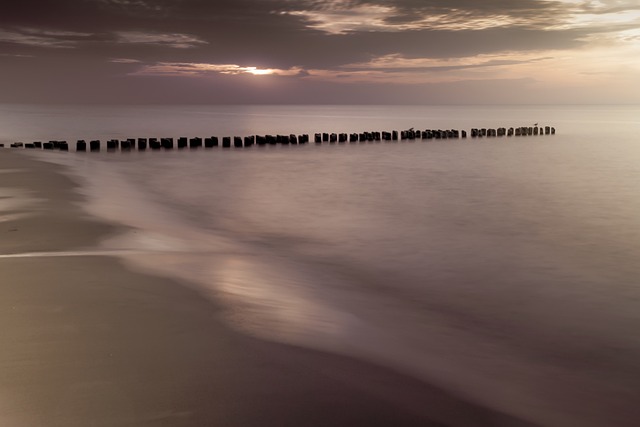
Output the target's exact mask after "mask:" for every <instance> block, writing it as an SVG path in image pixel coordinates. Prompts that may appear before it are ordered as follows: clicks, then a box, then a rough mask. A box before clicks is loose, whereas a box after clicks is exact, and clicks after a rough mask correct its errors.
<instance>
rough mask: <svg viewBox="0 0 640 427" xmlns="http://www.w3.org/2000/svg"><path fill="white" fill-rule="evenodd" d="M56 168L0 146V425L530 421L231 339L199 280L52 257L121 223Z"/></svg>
mask: <svg viewBox="0 0 640 427" xmlns="http://www.w3.org/2000/svg"><path fill="white" fill-rule="evenodd" d="M58 168H59V167H58V166H54V165H52V164H48V163H41V162H38V161H35V160H33V159H31V158H29V157H28V156H26V155H24V154H22V153H18V152H16V151H12V150H9V149H4V150H0V236H1V237H0V337H1V342H2V344H1V345H0V425H2V426H3V427H5V426H6V427H37V426H65V427H73V426H143V425H145V426H146V425H149V426H151V425H153V426H321V425H322V426H359V425H363V426H390V425H401V426H436V425H438V426H445V425H446V426H525V425H528V424H527V423H524V422H519V421H517V420H514V419H512V418H510V417H509V416H506V415H502V414H498V413H495V412H492V411H490V410H488V409H485V408H482V407H479V406H476V405H473V404H471V403H468V402H466V401H465V400H464V399H462V398H458V397H456V396H453V395H451V394H448V393H446V392H445V391H443V390H440V389H438V388H437V387H433V386H430V385H427V384H424V383H422V382H420V381H418V380H414V379H412V378H409V377H405V376H402V375H399V374H397V373H394V372H392V371H389V370H387V369H384V368H381V367H376V366H372V365H370V364H367V363H363V362H360V361H357V360H353V359H349V358H345V357H339V356H334V355H330V354H325V353H321V352H316V351H311V350H306V349H302V348H296V347H292V346H287V345H281V344H276V343H270V342H265V341H261V340H258V339H255V338H251V337H248V336H244V335H241V334H239V333H237V332H235V331H233V330H231V329H229V328H228V327H227V326H226V325H225V324H224V323H223V322H221V321H220V319H219V316H218V313H219V311H220V310H219V308H218V307H216V305H215V303H213V302H212V301H211V300H210V299H207V298H204V297H203V296H202V295H200V294H199V293H198V292H197V291H196V290H194V289H191V288H189V287H185V286H182V285H181V284H179V283H175V282H172V281H170V280H168V279H164V278H157V277H152V276H145V275H141V274H138V273H134V272H131V271H128V270H127V269H125V268H124V267H123V266H122V264H121V262H120V261H119V260H117V259H115V258H112V257H107V256H95V255H93V256H89V255H86V256H84V255H82V254H80V255H75V256H51V255H55V253H56V252H60V251H69V250H76V251H79V252H81V251H82V250H84V249H90V248H92V247H96V245H97V243H98V242H99V241H100V239H102V238H105V237H107V236H109V235H113V234H115V233H118V231H119V228H118V226H116V225H110V224H104V223H101V222H98V221H96V220H95V219H93V218H91V217H89V216H87V215H86V214H84V213H83V212H82V210H81V208H80V203H81V202H82V199H81V197H80V196H79V195H78V194H76V193H75V192H74V188H75V187H76V184H74V182H72V181H71V180H70V179H69V178H67V177H66V176H64V175H63V174H61V173H60V171H59V169H58ZM21 254H27V255H24V256H23V255H21ZM28 254H32V256H28Z"/></svg>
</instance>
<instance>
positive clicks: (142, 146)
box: [138, 138, 147, 151]
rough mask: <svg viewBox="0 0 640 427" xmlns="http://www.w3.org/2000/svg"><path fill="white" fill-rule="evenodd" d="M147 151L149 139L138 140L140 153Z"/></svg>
mask: <svg viewBox="0 0 640 427" xmlns="http://www.w3.org/2000/svg"><path fill="white" fill-rule="evenodd" d="M146 149H147V138H138V151H144V150H146Z"/></svg>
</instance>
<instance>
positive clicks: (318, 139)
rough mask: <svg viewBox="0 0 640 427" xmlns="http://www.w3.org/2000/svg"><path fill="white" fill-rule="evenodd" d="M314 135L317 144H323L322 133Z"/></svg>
mask: <svg viewBox="0 0 640 427" xmlns="http://www.w3.org/2000/svg"><path fill="white" fill-rule="evenodd" d="M314 137H315V141H316V144H322V135H320V134H319V133H316V134H315V135H314Z"/></svg>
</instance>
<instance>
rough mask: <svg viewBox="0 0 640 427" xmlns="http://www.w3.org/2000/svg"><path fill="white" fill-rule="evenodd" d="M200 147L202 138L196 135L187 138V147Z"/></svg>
mask: <svg viewBox="0 0 640 427" xmlns="http://www.w3.org/2000/svg"><path fill="white" fill-rule="evenodd" d="M200 147H202V138H200V137H197V138H191V139H189V148H191V149H194V148H200Z"/></svg>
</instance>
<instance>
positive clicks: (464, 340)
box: [0, 106, 640, 426]
mask: <svg viewBox="0 0 640 427" xmlns="http://www.w3.org/2000/svg"><path fill="white" fill-rule="evenodd" d="M535 122H538V123H540V124H542V125H544V124H549V125H552V126H555V127H556V129H557V130H558V134H557V135H555V136H544V137H540V136H538V137H527V138H509V139H507V138H500V139H482V140H472V139H467V140H458V141H429V142H398V143H380V144H343V145H339V144H335V145H331V146H329V145H328V144H327V145H323V146H315V145H314V144H310V145H309V146H304V147H266V148H258V147H254V148H252V149H248V150H234V149H231V150H226V151H225V150H222V149H214V150H210V151H205V150H201V151H197V152H190V151H180V152H179V151H177V150H175V151H174V152H146V153H137V152H132V153H111V154H108V153H100V154H89V153H86V154H82V153H77V154H76V153H41V156H44V157H45V158H47V159H50V160H54V161H56V162H59V163H63V164H66V165H68V166H70V167H71V170H72V171H73V173H74V174H76V175H77V176H79V177H81V181H82V182H83V183H84V184H85V185H84V189H83V191H84V192H85V193H86V194H87V195H89V196H90V203H89V205H88V207H87V209H89V210H90V211H91V212H92V213H94V214H96V215H100V216H102V217H104V218H106V219H109V220H111V221H115V222H119V223H123V224H127V225H129V226H131V227H132V229H131V230H132V231H131V232H130V233H127V234H126V235H124V236H119V237H117V238H113V239H110V240H109V241H107V242H104V245H105V246H106V247H107V248H109V249H114V250H115V251H116V252H117V251H119V250H123V249H127V250H132V251H133V253H127V254H126V255H124V254H122V255H121V256H123V258H124V259H126V260H127V262H128V263H129V264H130V265H131V266H132V267H134V268H139V269H144V270H145V271H149V272H154V273H156V274H163V275H171V276H172V277H177V278H180V279H184V280H185V281H186V283H190V284H192V285H194V286H198V287H200V289H202V290H203V291H204V292H205V293H210V294H211V295H212V296H213V297H214V298H215V299H216V300H218V301H221V302H222V304H223V306H224V307H225V313H224V316H225V318H226V320H227V321H228V322H229V323H230V324H231V325H233V326H234V327H236V328H239V329H241V330H243V331H245V332H247V333H251V334H255V335H257V336H260V337H264V338H267V339H273V340H278V341H284V342H291V343H295V344H298V345H304V346H310V347H315V348H321V349H324V350H329V351H334V352H338V353H344V354H350V355H354V356H356V357H360V358H364V359H368V360H372V361H374V362H376V363H379V364H383V365H387V366H390V367H393V368H394V369H397V370H400V371H402V372H405V373H407V374H410V375H414V376H418V377H420V378H423V379H425V380H426V381H429V382H432V383H436V384H439V385H441V386H443V387H446V388H448V389H450V390H453V391H455V392H456V393H459V394H463V395H465V396H467V397H469V398H471V399H473V400H475V401H477V402H480V403H483V404H485V405H488V406H491V407H493V408H496V409H499V410H502V411H504V412H507V413H510V414H513V415H517V416H520V417H522V418H525V419H527V420H530V421H534V422H537V423H540V424H542V425H548V426H604V425H611V426H635V425H640V409H638V408H637V402H638V400H639V399H640V140H639V137H638V135H640V107H629V106H626V107H616V106H607V107H541V106H536V107H388V106H385V107H376V106H370V107H361V106H357V107H354V106H340V107H335V106H321V107H307V106H305V107H300V106H295V107H283V106H279V107H268V106H256V107H239V106H237V107H202V106H189V107H38V108H36V107H32V106H1V107H0V132H1V133H0V142H5V143H8V142H13V141H23V142H28V141H31V140H49V139H68V140H70V141H75V140H76V139H80V138H82V139H87V140H89V139H94V138H96V139H102V140H103V141H104V140H105V139H110V138H121V139H122V138H129V137H154V136H155V137H162V136H173V137H177V136H181V135H184V136H203V137H204V136H210V135H216V136H220V137H221V136H232V135H239V136H244V135H248V134H255V133H258V134H266V133H274V134H275V133H287V134H289V133H315V132H323V131H327V132H359V131H365V130H380V131H382V130H393V129H397V130H402V129H406V128H409V127H415V128H458V129H466V130H469V129H470V128H471V127H498V126H506V127H509V126H523V125H532V124H533V123H535Z"/></svg>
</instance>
